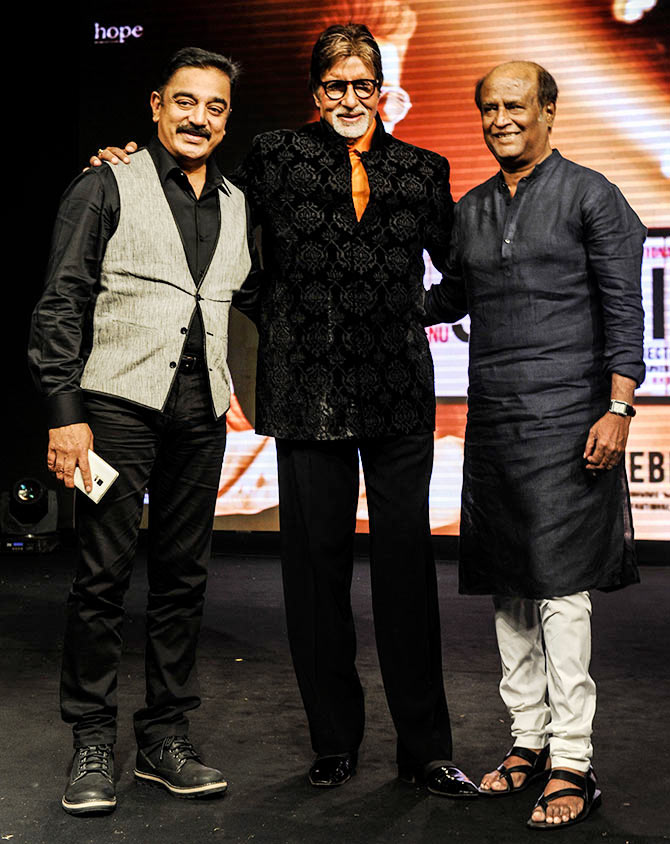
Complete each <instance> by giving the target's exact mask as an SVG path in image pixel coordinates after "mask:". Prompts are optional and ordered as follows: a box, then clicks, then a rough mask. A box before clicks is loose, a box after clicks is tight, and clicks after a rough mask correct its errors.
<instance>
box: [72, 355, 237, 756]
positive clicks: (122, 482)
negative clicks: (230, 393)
mask: <svg viewBox="0 0 670 844" xmlns="http://www.w3.org/2000/svg"><path fill="white" fill-rule="evenodd" d="M86 404H87V410H88V416H89V424H90V426H91V429H92V431H93V436H94V439H95V441H94V448H95V451H96V452H97V453H98V454H100V456H101V457H103V458H104V459H105V460H107V461H108V462H109V463H110V464H111V465H112V466H114V467H115V468H116V469H117V470H118V471H119V477H118V479H117V480H116V482H115V483H114V484H113V486H112V487H111V488H110V490H109V491H108V492H107V494H106V495H105V497H104V498H103V499H102V501H101V502H100V503H99V504H93V503H91V502H90V501H89V500H88V499H87V498H86V497H85V496H83V495H81V494H79V493H77V500H76V516H77V529H78V534H79V541H80V554H79V561H78V566H77V571H76V575H75V578H74V582H73V584H72V589H71V591H70V595H69V598H68V603H67V622H66V630H65V643H64V652H63V669H62V674H61V712H62V716H63V719H64V720H65V721H66V722H67V723H69V724H71V725H72V728H73V734H74V744H75V747H79V746H81V745H86V744H99V743H113V742H114V740H115V738H116V716H117V695H116V692H117V673H118V666H119V660H120V658H121V644H122V642H121V626H122V620H123V600H124V595H125V593H126V590H127V588H128V583H129V579H130V574H131V570H132V565H133V559H134V556H135V550H136V546H137V538H138V532H139V525H140V520H141V515H142V504H143V499H144V490H145V487H146V488H148V490H149V508H150V512H149V531H148V534H149V541H148V554H147V573H148V600H147V613H146V625H147V643H146V668H145V670H146V705H145V707H144V708H143V709H141V710H140V711H139V712H137V713H136V714H135V719H134V723H135V732H136V737H137V742H138V744H139V746H141V747H142V746H146V745H149V744H152V743H154V742H156V741H158V740H160V739H161V738H163V737H164V736H166V735H180V734H182V733H185V732H187V730H188V719H187V717H186V714H185V713H186V712H188V711H189V710H191V709H194V708H195V707H197V706H198V705H199V703H200V698H199V695H198V685H197V678H196V673H195V654H196V645H197V641H198V635H199V632H200V622H201V617H202V611H203V604H204V595H205V584H206V579H207V564H208V561H209V554H210V546H211V533H212V520H213V516H214V506H215V503H216V495H217V491H218V484H219V478H220V474H221V461H222V459H223V452H224V449H225V443H226V420H225V417H223V418H221V419H218V420H216V419H214V415H213V411H212V406H211V399H210V393H209V388H208V385H207V381H206V376H205V374H204V373H201V372H192V373H179V374H178V375H177V377H176V380H175V383H174V385H173V388H172V390H171V392H170V396H169V398H168V402H167V405H166V407H165V410H164V411H163V412H159V411H153V410H149V409H147V408H142V407H139V406H138V405H134V404H131V403H130V402H125V401H122V400H120V399H115V398H113V397H107V396H97V395H94V394H88V396H87V398H86Z"/></svg>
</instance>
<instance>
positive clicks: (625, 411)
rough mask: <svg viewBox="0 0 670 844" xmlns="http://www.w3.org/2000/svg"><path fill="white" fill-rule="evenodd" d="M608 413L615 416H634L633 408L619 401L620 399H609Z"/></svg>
mask: <svg viewBox="0 0 670 844" xmlns="http://www.w3.org/2000/svg"><path fill="white" fill-rule="evenodd" d="M609 412H610V413H614V414H616V415H617V416H635V408H634V407H633V405H632V404H628V402H625V401H621V399H611V400H610V406H609Z"/></svg>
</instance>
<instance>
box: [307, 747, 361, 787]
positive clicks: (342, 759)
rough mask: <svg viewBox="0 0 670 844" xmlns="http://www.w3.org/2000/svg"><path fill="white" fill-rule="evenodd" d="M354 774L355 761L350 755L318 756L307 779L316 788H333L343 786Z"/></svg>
mask: <svg viewBox="0 0 670 844" xmlns="http://www.w3.org/2000/svg"><path fill="white" fill-rule="evenodd" d="M355 773H356V760H355V758H354V757H353V756H352V755H351V754H350V753H344V754H342V755H340V756H320V757H319V758H318V759H315V760H314V764H313V765H312V767H311V768H310V769H309V773H308V775H307V776H308V777H309V781H310V783H311V784H312V785H315V786H317V787H318V788H335V786H337V785H344V783H345V782H348V781H349V780H350V779H351V778H352V777H353V775H354V774H355Z"/></svg>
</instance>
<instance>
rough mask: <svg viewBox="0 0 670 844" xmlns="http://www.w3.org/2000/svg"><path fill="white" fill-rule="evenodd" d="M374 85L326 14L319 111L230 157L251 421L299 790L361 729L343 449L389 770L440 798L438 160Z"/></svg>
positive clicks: (349, 750)
mask: <svg viewBox="0 0 670 844" xmlns="http://www.w3.org/2000/svg"><path fill="white" fill-rule="evenodd" d="M381 83H382V68H381V59H380V57H379V48H378V46H377V44H376V42H375V41H374V40H373V39H372V36H371V35H370V33H369V30H368V29H367V27H364V26H361V25H353V24H352V25H348V26H334V27H330V28H329V29H327V30H325V31H324V32H323V33H322V34H321V36H320V37H319V39H318V40H317V42H316V44H315V47H314V51H313V54H312V64H311V89H312V93H313V96H314V100H315V103H316V105H317V108H318V109H319V111H320V114H321V120H320V121H319V122H318V123H314V124H309V125H307V126H305V127H303V128H302V129H299V130H298V131H283V130H282V131H275V132H268V133H266V134H263V135H260V136H259V137H257V138H256V139H255V140H254V142H253V145H252V148H251V151H250V152H249V154H248V156H247V158H246V160H245V161H244V163H243V165H242V168H241V171H240V175H241V179H240V181H239V182H238V183H239V184H240V186H241V187H243V188H244V190H245V192H246V194H247V199H248V201H249V203H250V206H251V208H252V213H253V214H255V222H256V223H258V224H259V225H260V226H261V231H262V244H263V256H264V260H265V271H266V274H267V278H266V284H265V287H264V290H263V294H262V300H261V303H260V320H259V335H260V340H259V351H258V368H257V403H256V430H257V432H258V433H260V434H267V435H270V436H274V437H276V438H277V458H278V466H279V493H280V504H279V506H280V519H281V533H282V563H283V576H284V590H285V602H286V613H287V622H288V631H289V639H290V644H291V652H292V656H293V661H294V666H295V670H296V674H297V677H298V683H299V686H300V691H301V693H302V697H303V701H304V704H305V709H306V711H307V716H308V719H309V725H310V731H311V738H312V745H313V748H314V751H315V752H316V754H317V759H316V762H315V763H314V765H313V766H312V768H311V770H310V780H311V782H312V784H313V785H317V786H332V785H338V784H340V783H341V782H343V781H346V779H348V778H349V776H350V775H351V773H353V771H354V770H355V765H356V761H357V751H358V747H359V744H360V742H361V739H362V736H363V723H364V710H363V692H362V689H361V685H360V682H359V678H358V675H357V672H356V668H355V663H354V657H355V650H356V642H355V632H354V622H353V618H352V611H351V602H350V595H349V592H350V584H351V575H352V557H353V553H352V552H353V538H354V531H355V526H356V503H357V497H358V481H359V469H358V454H359V453H360V456H361V460H362V465H363V472H364V475H365V482H366V492H367V503H368V509H369V515H370V533H371V555H370V556H371V576H372V601H373V609H374V618H375V631H376V637H377V647H378V653H379V660H380V665H381V670H382V676H383V679H384V686H385V690H386V695H387V699H388V702H389V708H390V710H391V715H392V717H393V721H394V724H395V727H396V730H397V732H398V745H397V762H398V766H399V771H400V774H401V776H402V777H404V778H410V779H414V778H419V779H421V780H424V779H426V778H427V780H428V784H429V787H430V788H431V789H432V790H434V791H436V792H438V793H441V794H445V795H448V796H452V795H454V796H455V795H464V794H475V793H476V790H475V789H474V786H472V785H471V784H470V783H469V782H467V781H466V780H465V778H464V777H463V775H462V774H461V773H460V771H458V769H456V768H454V767H453V766H452V765H451V756H452V744H451V734H450V727H449V715H448V712H447V704H446V699H445V696H444V689H443V680H442V660H441V648H440V629H439V611H438V603H437V590H436V580H435V566H434V561H433V556H432V551H431V543H430V526H429V520H428V486H429V481H430V474H431V468H432V458H433V429H434V423H435V394H434V384H433V367H432V361H431V357H430V351H429V347H428V342H427V339H426V335H425V332H424V330H423V328H422V321H421V316H422V312H423V311H422V303H423V284H422V279H423V272H424V265H423V258H422V256H423V250H424V249H427V250H428V252H429V253H430V255H431V258H432V260H433V262H434V263H435V265H436V266H437V267H438V268H439V267H440V266H441V265H442V262H443V260H444V257H445V253H446V248H447V244H448V237H449V231H450V228H451V219H452V206H453V203H452V198H451V193H450V189H449V165H448V163H447V161H446V160H445V159H444V158H442V157H441V156H439V155H436V154H435V153H432V152H428V151H426V150H422V149H418V148H416V147H413V146H410V145H409V144H405V143H402V142H401V141H398V140H396V139H395V138H393V137H392V136H390V135H387V134H386V133H385V131H384V128H383V126H382V125H381V120H380V119H379V117H378V116H377V113H376V112H377V103H378V101H379V96H380V86H381ZM361 141H362V142H363V143H362V144H361ZM366 141H368V143H366ZM366 146H369V148H368V149H367V150H366V149H365V148H366ZM359 161H360V162H362V166H363V168H364V173H360V169H359V167H358V164H359ZM352 170H353V182H352ZM357 171H358V172H357ZM361 176H362V181H363V185H361ZM366 177H367V189H366V186H365V184H364V182H365V180H366ZM361 194H362V200H361ZM359 216H360V219H359Z"/></svg>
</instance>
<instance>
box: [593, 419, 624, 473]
mask: <svg viewBox="0 0 670 844" xmlns="http://www.w3.org/2000/svg"><path fill="white" fill-rule="evenodd" d="M629 424H630V420H629V419H628V418H624V417H619V416H616V415H615V414H612V413H606V414H605V415H604V416H603V417H601V418H600V419H599V420H598V421H597V422H596V423H595V425H593V427H592V428H591V430H590V431H589V434H588V437H587V440H586V447H585V449H584V459H585V460H586V468H587V469H589V470H609V469H613V468H614V467H615V466H617V465H618V464H619V463H620V462H621V458H622V457H623V455H624V453H625V450H626V441H627V439H628V427H629Z"/></svg>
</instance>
